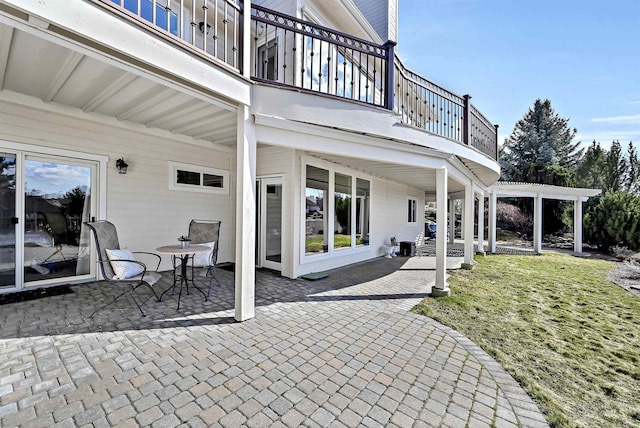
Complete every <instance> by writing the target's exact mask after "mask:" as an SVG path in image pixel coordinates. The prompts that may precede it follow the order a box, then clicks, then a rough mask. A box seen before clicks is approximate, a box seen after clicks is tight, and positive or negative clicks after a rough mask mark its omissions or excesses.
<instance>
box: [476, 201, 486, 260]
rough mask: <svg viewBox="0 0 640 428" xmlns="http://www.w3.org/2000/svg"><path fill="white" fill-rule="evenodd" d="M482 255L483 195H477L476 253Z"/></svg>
mask: <svg viewBox="0 0 640 428" xmlns="http://www.w3.org/2000/svg"><path fill="white" fill-rule="evenodd" d="M477 252H478V253H479V254H484V193H482V192H481V193H480V194H479V195H478V251H477Z"/></svg>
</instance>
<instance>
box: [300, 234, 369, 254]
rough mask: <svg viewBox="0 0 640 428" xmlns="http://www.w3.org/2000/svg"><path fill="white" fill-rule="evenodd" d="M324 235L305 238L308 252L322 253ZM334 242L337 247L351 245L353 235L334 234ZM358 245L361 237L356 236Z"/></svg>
mask: <svg viewBox="0 0 640 428" xmlns="http://www.w3.org/2000/svg"><path fill="white" fill-rule="evenodd" d="M322 240H323V239H322V236H316V237H314V238H307V239H306V240H305V248H306V252H307V253H321V252H322V251H323V250H322V247H323V244H322ZM333 242H334V246H335V248H344V247H350V246H351V235H340V234H335V235H333ZM356 245H360V238H358V237H356Z"/></svg>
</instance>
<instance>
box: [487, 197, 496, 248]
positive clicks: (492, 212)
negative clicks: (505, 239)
mask: <svg viewBox="0 0 640 428" xmlns="http://www.w3.org/2000/svg"><path fill="white" fill-rule="evenodd" d="M497 206H498V196H497V195H496V192H495V191H493V192H491V193H489V252H490V253H492V254H493V253H495V252H496V218H497V215H496V209H497Z"/></svg>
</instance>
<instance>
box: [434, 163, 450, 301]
mask: <svg viewBox="0 0 640 428" xmlns="http://www.w3.org/2000/svg"><path fill="white" fill-rule="evenodd" d="M447 180H448V179H447V168H446V167H445V168H438V169H436V224H437V225H438V229H439V230H445V229H446V228H445V227H442V229H440V225H444V224H446V222H447V187H448V186H447V184H448V182H447ZM450 293H451V291H450V290H449V287H448V286H447V236H446V235H445V234H444V233H436V283H435V285H434V287H433V288H432V289H431V295H433V296H434V297H439V296H448V295H449V294H450Z"/></svg>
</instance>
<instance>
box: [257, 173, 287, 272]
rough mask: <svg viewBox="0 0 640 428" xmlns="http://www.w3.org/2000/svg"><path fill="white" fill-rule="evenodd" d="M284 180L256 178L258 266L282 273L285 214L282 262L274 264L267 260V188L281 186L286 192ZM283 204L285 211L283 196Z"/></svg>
mask: <svg viewBox="0 0 640 428" xmlns="http://www.w3.org/2000/svg"><path fill="white" fill-rule="evenodd" d="M283 182H284V179H283V176H281V175H278V176H268V177H258V178H256V190H257V195H256V196H257V200H256V215H257V221H256V225H257V229H256V250H257V251H256V266H257V267H263V268H267V269H273V270H277V271H280V272H282V252H283V251H284V247H283V241H282V236H283V230H282V216H283V215H284V212H283V211H281V213H282V215H281V217H280V252H281V259H280V262H274V261H272V260H267V256H266V255H267V192H266V188H267V186H268V185H280V188H281V189H282V190H284V184H283ZM281 203H282V204H283V205H282V209H284V195H281Z"/></svg>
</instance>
